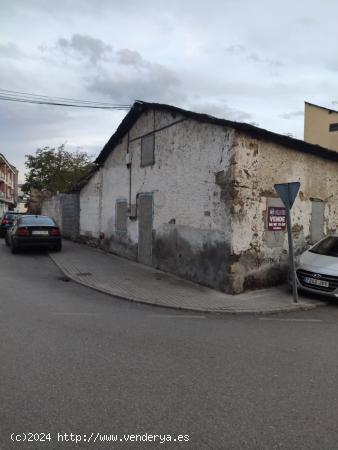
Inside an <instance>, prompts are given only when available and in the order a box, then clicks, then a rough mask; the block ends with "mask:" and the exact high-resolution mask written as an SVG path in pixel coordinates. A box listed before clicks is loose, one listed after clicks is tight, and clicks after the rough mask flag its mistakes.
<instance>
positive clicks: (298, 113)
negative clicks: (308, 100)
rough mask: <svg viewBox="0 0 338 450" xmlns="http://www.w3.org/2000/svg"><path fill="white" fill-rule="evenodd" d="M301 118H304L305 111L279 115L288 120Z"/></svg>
mask: <svg viewBox="0 0 338 450" xmlns="http://www.w3.org/2000/svg"><path fill="white" fill-rule="evenodd" d="M300 116H304V111H303V110H300V109H299V110H296V111H291V112H288V113H284V114H280V115H279V117H280V118H282V119H286V120H290V119H294V118H295V117H300Z"/></svg>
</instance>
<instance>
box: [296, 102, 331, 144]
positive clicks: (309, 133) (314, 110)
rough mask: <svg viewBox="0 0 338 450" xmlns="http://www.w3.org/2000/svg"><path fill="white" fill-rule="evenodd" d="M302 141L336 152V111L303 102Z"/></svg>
mask: <svg viewBox="0 0 338 450" xmlns="http://www.w3.org/2000/svg"><path fill="white" fill-rule="evenodd" d="M304 141H306V142H311V144H318V145H320V146H322V147H326V148H329V149H331V150H335V151H337V152H338V111H334V110H333V109H328V108H324V107H322V106H317V105H314V104H312V103H308V102H305V114H304Z"/></svg>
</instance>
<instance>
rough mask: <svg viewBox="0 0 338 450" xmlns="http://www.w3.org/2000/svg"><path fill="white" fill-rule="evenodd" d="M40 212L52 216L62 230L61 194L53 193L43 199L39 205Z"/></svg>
mask: <svg viewBox="0 0 338 450" xmlns="http://www.w3.org/2000/svg"><path fill="white" fill-rule="evenodd" d="M41 214H42V215H44V216H50V217H52V219H54V220H55V222H56V223H57V225H58V226H59V227H60V229H61V230H62V206H61V196H60V195H53V197H50V198H48V199H47V200H44V201H43V202H42V205H41Z"/></svg>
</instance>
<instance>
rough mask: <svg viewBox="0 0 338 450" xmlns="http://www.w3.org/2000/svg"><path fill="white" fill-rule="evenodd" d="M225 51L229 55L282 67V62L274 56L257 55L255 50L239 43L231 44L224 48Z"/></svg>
mask: <svg viewBox="0 0 338 450" xmlns="http://www.w3.org/2000/svg"><path fill="white" fill-rule="evenodd" d="M225 52H226V53H227V54H229V55H231V56H243V57H245V59H247V60H248V61H252V62H254V63H258V64H266V65H268V66H273V67H282V66H283V65H284V64H283V63H282V62H281V61H278V60H276V59H274V58H268V57H265V56H259V55H258V54H257V53H256V52H252V51H251V50H249V49H248V48H247V47H245V46H244V45H241V44H236V45H231V46H229V47H227V48H226V49H225Z"/></svg>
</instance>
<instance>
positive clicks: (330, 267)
mask: <svg viewBox="0 0 338 450" xmlns="http://www.w3.org/2000/svg"><path fill="white" fill-rule="evenodd" d="M296 274H297V287H298V288H299V289H303V290H305V291H310V292H317V293H320V294H324V295H328V296H331V297H338V236H336V235H331V236H326V237H325V238H324V239H322V240H321V241H319V242H317V243H316V244H315V245H313V246H312V247H311V248H309V249H308V250H306V251H305V252H304V253H303V254H302V255H301V256H300V257H299V259H298V261H296Z"/></svg>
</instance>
